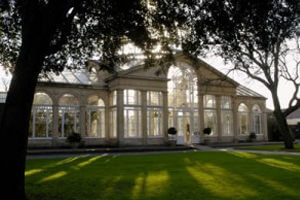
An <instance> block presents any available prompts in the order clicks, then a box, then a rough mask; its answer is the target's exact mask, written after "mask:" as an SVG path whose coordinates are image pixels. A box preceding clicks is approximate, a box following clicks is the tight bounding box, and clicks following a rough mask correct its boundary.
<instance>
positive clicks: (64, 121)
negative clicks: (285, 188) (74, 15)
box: [29, 54, 267, 147]
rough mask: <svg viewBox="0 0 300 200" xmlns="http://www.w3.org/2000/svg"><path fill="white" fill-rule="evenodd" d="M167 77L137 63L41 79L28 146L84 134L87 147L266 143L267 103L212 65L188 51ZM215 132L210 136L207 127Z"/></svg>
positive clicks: (91, 63) (91, 64) (179, 56)
mask: <svg viewBox="0 0 300 200" xmlns="http://www.w3.org/2000/svg"><path fill="white" fill-rule="evenodd" d="M175 63H176V64H174V65H172V66H171V67H170V68H169V69H168V70H167V71H166V72H164V73H159V74H158V73H157V70H159V69H160V67H159V66H157V68H155V67H154V68H149V69H145V68H144V66H143V65H142V64H140V65H139V64H135V65H134V64H132V66H130V67H128V68H127V69H119V70H118V71H117V73H114V74H109V73H108V72H105V71H98V70H95V69H97V67H98V65H97V62H95V61H89V62H88V66H87V68H88V69H89V70H84V71H78V72H71V71H64V72H62V73H61V74H60V75H58V76H56V75H54V74H50V75H49V76H48V77H44V78H42V79H40V81H39V83H38V86H37V88H36V93H35V96H34V105H33V107H32V115H31V120H30V128H29V146H30V147H53V146H65V145H67V143H66V137H67V136H68V135H70V134H71V133H73V132H77V133H80V134H81V136H82V138H83V141H84V144H85V145H86V146H117V145H120V146H122V145H123V146H126V145H164V144H167V142H168V140H169V137H170V136H169V135H168V128H170V127H175V128H176V129H177V135H176V142H177V144H179V145H190V144H193V143H202V142H203V141H205V140H207V139H209V141H210V142H212V143H229V142H230V143H232V142H239V141H244V140H247V139H248V137H249V134H250V133H252V132H253V133H255V134H256V136H257V140H267V121H266V106H265V103H266V98H265V97H263V96H261V95H260V94H258V93H256V92H254V91H252V90H250V89H248V88H246V87H244V86H242V85H240V84H239V83H237V82H235V81H234V80H232V79H230V78H228V77H226V76H225V75H224V74H222V73H221V72H219V71H217V70H216V69H215V68H213V67H212V66H210V65H208V64H207V63H205V62H203V61H202V60H198V61H197V62H194V61H193V62H192V61H191V60H189V59H188V58H186V57H185V56H184V55H183V54H177V55H176V62H175ZM205 128H210V129H211V133H210V134H208V135H207V134H204V133H203V130H204V129H205Z"/></svg>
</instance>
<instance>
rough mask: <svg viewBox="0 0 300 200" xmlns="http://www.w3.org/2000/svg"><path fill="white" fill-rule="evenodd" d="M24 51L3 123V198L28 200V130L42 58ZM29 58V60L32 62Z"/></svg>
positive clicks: (19, 59) (9, 93)
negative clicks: (26, 192)
mask: <svg viewBox="0 0 300 200" xmlns="http://www.w3.org/2000/svg"><path fill="white" fill-rule="evenodd" d="M25 51H26V50H23V52H22V50H21V52H20V56H19V58H18V61H17V65H16V68H15V71H14V74H13V78H12V81H11V85H10V88H9V92H8V95H7V99H6V103H5V106H4V111H3V115H2V119H1V124H0V137H1V145H0V152H1V160H2V162H1V168H2V171H1V172H2V174H3V175H4V177H3V178H2V179H1V181H2V183H4V185H3V186H1V190H2V191H1V196H2V197H5V196H7V197H8V198H9V199H25V191H24V178H25V177H24V171H25V162H26V150H27V142H28V128H29V120H30V115H31V107H32V102H33V97H34V91H35V87H36V84H37V79H38V74H39V72H40V70H39V68H40V66H41V64H42V63H41V62H36V61H38V60H40V59H36V60H35V61H33V60H32V59H34V58H33V57H30V56H29V55H28V54H26V52H25ZM28 58H29V59H28Z"/></svg>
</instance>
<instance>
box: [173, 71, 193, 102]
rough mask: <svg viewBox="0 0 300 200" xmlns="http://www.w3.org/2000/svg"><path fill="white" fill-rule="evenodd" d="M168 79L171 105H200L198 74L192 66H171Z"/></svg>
mask: <svg viewBox="0 0 300 200" xmlns="http://www.w3.org/2000/svg"><path fill="white" fill-rule="evenodd" d="M168 79H170V81H168V103H169V106H171V107H198V96H197V94H198V89H197V76H196V75H195V72H194V70H193V69H192V68H191V67H189V66H180V67H177V66H172V67H170V69H169V72H168Z"/></svg>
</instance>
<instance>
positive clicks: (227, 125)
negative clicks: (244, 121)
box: [221, 96, 233, 135]
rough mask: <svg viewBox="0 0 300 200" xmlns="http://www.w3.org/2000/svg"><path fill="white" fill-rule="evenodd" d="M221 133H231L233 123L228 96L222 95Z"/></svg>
mask: <svg viewBox="0 0 300 200" xmlns="http://www.w3.org/2000/svg"><path fill="white" fill-rule="evenodd" d="M221 100H222V105H221V109H222V116H221V119H222V134H223V135H233V131H232V130H233V125H232V106H231V98H230V96H222V98H221Z"/></svg>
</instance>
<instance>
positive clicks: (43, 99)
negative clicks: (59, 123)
mask: <svg viewBox="0 0 300 200" xmlns="http://www.w3.org/2000/svg"><path fill="white" fill-rule="evenodd" d="M33 104H40V105H52V100H51V98H50V97H49V96H48V95H47V94H46V93H40V92H38V93H35V94H34V99H33Z"/></svg>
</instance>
